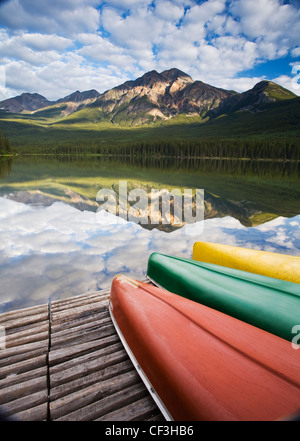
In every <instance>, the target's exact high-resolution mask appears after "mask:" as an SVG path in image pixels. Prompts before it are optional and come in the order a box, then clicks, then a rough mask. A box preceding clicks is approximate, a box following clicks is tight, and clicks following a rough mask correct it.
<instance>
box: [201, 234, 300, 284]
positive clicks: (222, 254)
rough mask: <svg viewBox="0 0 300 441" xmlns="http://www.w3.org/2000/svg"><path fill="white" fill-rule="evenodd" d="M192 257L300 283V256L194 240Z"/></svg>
mask: <svg viewBox="0 0 300 441" xmlns="http://www.w3.org/2000/svg"><path fill="white" fill-rule="evenodd" d="M193 259H194V260H198V261H201V262H207V263H213V264H215V265H222V266H226V267H228V268H235V269H239V270H243V271H248V272H250V273H256V274H262V275H264V276H268V277H274V278H276V279H282V280H287V281H289V282H294V283H300V257H297V256H291V255H286V254H279V253H272V252H269V251H258V250H252V249H250V248H242V247H234V246H230V245H221V244H216V243H210V242H195V244H194V246H193Z"/></svg>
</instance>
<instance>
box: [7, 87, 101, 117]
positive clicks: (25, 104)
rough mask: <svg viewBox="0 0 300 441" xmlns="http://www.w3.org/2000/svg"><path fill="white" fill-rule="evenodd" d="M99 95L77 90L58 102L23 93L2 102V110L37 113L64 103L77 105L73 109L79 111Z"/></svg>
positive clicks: (36, 94)
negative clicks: (83, 105) (80, 107)
mask: <svg viewBox="0 0 300 441" xmlns="http://www.w3.org/2000/svg"><path fill="white" fill-rule="evenodd" d="M99 95H100V94H99V92H97V90H94V89H93V90H88V91H86V92H79V90H77V91H76V92H74V93H72V94H71V95H68V96H66V97H64V98H60V99H58V100H57V101H49V100H47V99H46V98H45V97H44V96H42V95H39V94H38V93H22V95H18V96H16V97H14V98H8V99H7V100H4V101H1V102H0V110H5V111H7V112H10V113H22V112H24V111H26V112H35V111H37V110H40V109H44V108H45V107H49V106H55V105H57V104H62V103H64V104H68V103H75V104H77V105H76V106H73V108H74V110H77V109H78V106H79V105H80V104H82V103H84V104H85V105H87V104H90V103H91V102H92V101H93V100H95V99H96V98H97V97H98V96H99Z"/></svg>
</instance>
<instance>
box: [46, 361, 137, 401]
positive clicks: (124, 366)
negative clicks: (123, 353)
mask: <svg viewBox="0 0 300 441" xmlns="http://www.w3.org/2000/svg"><path fill="white" fill-rule="evenodd" d="M132 369H133V366H132V363H131V361H130V360H125V361H121V362H120V363H117V364H114V365H112V366H108V367H105V368H103V369H100V370H97V371H95V372H92V373H91V374H89V375H85V376H84V377H79V378H77V379H76V380H73V381H69V382H68V383H63V384H61V385H60V386H57V387H54V388H51V391H50V401H54V400H56V399H58V398H61V397H63V396H66V395H69V394H71V393H73V392H75V391H77V390H79V389H83V388H85V387H88V386H90V385H92V384H95V383H100V382H101V381H104V380H107V379H108V378H112V377H115V376H117V375H120V374H122V373H123V372H128V371H130V370H132Z"/></svg>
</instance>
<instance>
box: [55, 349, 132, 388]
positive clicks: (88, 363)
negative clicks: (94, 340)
mask: <svg viewBox="0 0 300 441" xmlns="http://www.w3.org/2000/svg"><path fill="white" fill-rule="evenodd" d="M109 348H110V347H109ZM106 349H107V348H105V351H103V356H102V357H98V356H96V357H95V358H91V357H93V354H91V355H90V354H89V359H87V360H85V361H81V362H80V361H78V359H74V360H71V362H72V364H71V362H67V363H70V364H69V367H68V368H65V366H64V365H65V364H67V363H62V364H60V365H57V366H54V368H56V367H58V368H59V370H56V372H53V369H54V368H52V369H51V368H50V384H51V389H52V388H54V387H56V386H59V385H60V384H65V383H67V382H68V381H72V380H76V379H77V378H80V377H82V376H84V375H88V374H90V373H92V372H96V371H97V370H100V369H104V368H105V367H108V366H111V365H113V364H116V363H119V362H121V361H124V360H126V358H127V354H126V352H125V351H124V350H123V349H122V347H121V345H120V346H119V349H120V350H119V351H117V352H116V350H115V349H114V350H113V351H112V352H111V353H108V351H107V350H106Z"/></svg>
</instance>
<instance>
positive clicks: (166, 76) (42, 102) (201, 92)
mask: <svg viewBox="0 0 300 441" xmlns="http://www.w3.org/2000/svg"><path fill="white" fill-rule="evenodd" d="M292 98H297V96H296V95H295V94H293V93H292V92H291V91H289V90H287V89H284V88H283V87H281V86H279V85H278V84H276V83H273V82H271V81H267V80H263V81H261V82H259V83H257V84H256V85H255V86H254V87H253V88H252V89H249V90H247V91H245V92H241V93H239V92H236V91H233V90H226V89H222V88H218V87H215V86H212V85H210V84H207V83H204V82H202V81H200V80H196V81H194V80H193V79H192V78H191V77H190V76H189V75H188V74H186V73H185V72H183V71H181V70H179V69H177V68H171V69H169V70H164V71H163V72H161V73H158V72H157V71H156V70H152V71H149V72H146V73H145V74H144V75H142V76H140V77H139V78H136V79H135V80H129V81H126V82H124V83H123V84H120V85H118V86H116V87H113V88H111V89H109V90H107V91H105V92H103V93H99V92H98V91H97V90H95V89H91V90H88V91H84V92H80V91H79V90H77V91H75V92H73V93H72V94H70V95H67V96H66V97H64V98H60V99H58V100H56V101H49V100H47V98H45V97H44V96H42V95H39V94H37V93H34V94H29V93H24V94H22V95H19V96H17V97H13V98H9V99H6V100H3V101H1V102H0V109H1V110H4V111H6V112H8V113H24V112H25V113H28V112H30V113H31V114H32V116H33V117H34V116H35V113H37V115H38V112H39V111H41V110H42V109H46V108H51V107H58V106H59V105H62V104H65V106H64V108H63V109H61V111H58V112H57V114H59V115H60V118H61V121H63V120H64V118H66V117H69V118H68V119H66V123H69V122H71V121H72V115H74V118H75V116H77V112H80V111H81V110H83V109H90V110H92V109H94V110H95V109H96V110H97V118H98V119H99V121H101V120H107V121H110V122H112V123H115V124H121V125H129V126H138V125H143V124H148V123H152V122H155V121H157V120H160V121H166V120H169V119H172V118H173V117H174V116H178V115H181V114H184V115H187V116H194V115H198V116H200V117H201V118H202V119H203V120H210V119H215V118H217V117H219V116H221V115H224V114H231V113H235V112H252V113H253V112H261V111H264V110H266V108H267V106H268V105H269V104H271V103H274V102H277V101H281V100H285V99H292ZM70 117H71V119H70Z"/></svg>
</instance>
